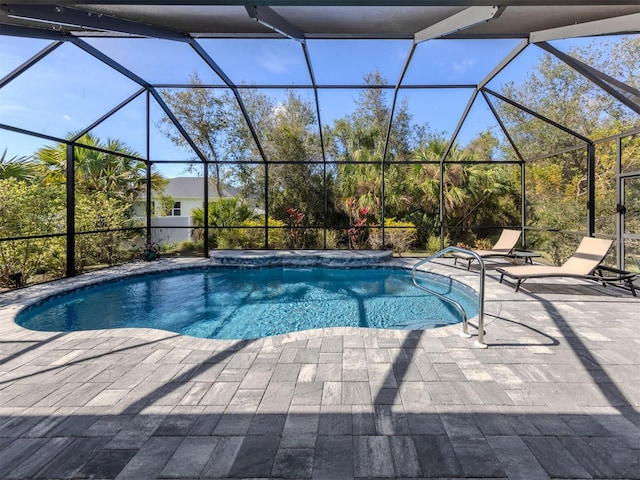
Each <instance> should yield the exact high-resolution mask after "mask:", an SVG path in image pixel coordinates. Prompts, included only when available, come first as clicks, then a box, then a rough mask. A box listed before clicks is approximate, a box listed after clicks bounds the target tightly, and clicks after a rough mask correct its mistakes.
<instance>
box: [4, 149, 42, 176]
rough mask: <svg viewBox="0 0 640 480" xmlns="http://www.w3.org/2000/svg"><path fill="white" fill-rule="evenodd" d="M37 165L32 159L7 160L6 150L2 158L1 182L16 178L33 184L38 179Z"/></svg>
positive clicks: (12, 158)
mask: <svg viewBox="0 0 640 480" xmlns="http://www.w3.org/2000/svg"><path fill="white" fill-rule="evenodd" d="M36 173H37V172H36V168H35V163H34V161H33V159H32V158H31V157H24V156H23V157H11V158H7V149H6V148H5V149H4V151H3V152H2V155H1V156H0V180H3V179H8V178H15V179H17V180H24V181H27V182H31V181H32V180H34V178H35V177H36Z"/></svg>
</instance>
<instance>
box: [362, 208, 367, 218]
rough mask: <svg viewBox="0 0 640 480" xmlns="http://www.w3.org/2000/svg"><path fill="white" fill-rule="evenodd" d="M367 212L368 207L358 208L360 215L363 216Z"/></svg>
mask: <svg viewBox="0 0 640 480" xmlns="http://www.w3.org/2000/svg"><path fill="white" fill-rule="evenodd" d="M368 214H369V209H368V208H361V209H360V215H362V216H363V217H365V216H367V215H368Z"/></svg>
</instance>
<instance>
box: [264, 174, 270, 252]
mask: <svg viewBox="0 0 640 480" xmlns="http://www.w3.org/2000/svg"><path fill="white" fill-rule="evenodd" d="M264 248H265V250H269V163H268V162H265V163H264Z"/></svg>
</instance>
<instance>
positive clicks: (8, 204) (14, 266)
mask: <svg viewBox="0 0 640 480" xmlns="http://www.w3.org/2000/svg"><path fill="white" fill-rule="evenodd" d="M64 212H65V205H64V189H63V188H62V187H60V186H59V185H41V184H37V183H27V182H25V181H23V180H18V179H17V178H7V179H0V238H3V239H7V238H17V237H25V238H24V239H22V240H4V241H0V285H3V286H14V284H15V283H18V281H17V277H16V275H18V276H19V277H20V280H21V282H24V283H26V282H27V281H28V280H29V279H30V278H31V277H32V276H33V275H34V274H35V273H36V272H39V271H46V272H47V273H50V274H51V273H53V274H58V275H59V274H61V273H62V272H63V271H64V264H65V263H64V238H61V237H49V238H29V237H38V236H40V235H47V234H60V233H64V231H65V228H64V218H65V217H64Z"/></svg>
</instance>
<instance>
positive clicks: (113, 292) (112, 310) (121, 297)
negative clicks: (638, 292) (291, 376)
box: [16, 267, 478, 339]
mask: <svg viewBox="0 0 640 480" xmlns="http://www.w3.org/2000/svg"><path fill="white" fill-rule="evenodd" d="M419 281H420V283H421V284H423V285H425V286H427V287H428V288H431V289H432V290H434V291H436V292H438V293H441V294H445V295H447V296H449V297H451V298H454V299H456V300H457V301H458V302H460V303H461V304H462V305H463V307H464V308H465V310H466V311H467V315H468V317H469V318H471V317H472V316H474V315H477V313H478V312H477V301H478V300H477V296H476V294H475V293H474V292H473V291H472V290H471V289H469V288H467V287H464V286H463V285H462V284H459V283H458V282H455V281H454V280H451V279H449V278H446V277H442V276H439V275H429V274H426V273H424V274H422V273H421V274H419ZM460 321H461V318H460V315H459V313H458V312H457V311H456V310H455V308H453V307H452V306H451V305H449V304H448V303H445V302H442V301H441V300H438V299H437V298H436V297H434V296H432V295H429V294H427V293H425V292H423V291H422V290H420V289H418V288H416V287H415V286H414V285H413V283H412V281H411V272H410V271H408V270H405V269H390V268H385V269H376V268H373V269H372V268H369V269H367V268H361V269H348V270H346V269H331V268H291V269H289V268H282V267H279V268H263V269H231V268H229V269H198V270H186V271H178V272H171V273H163V274H154V275H145V276H139V277H134V278H129V279H124V280H119V281H115V282H109V283H104V284H100V285H96V286H93V287H88V288H85V289H83V290H80V291H75V292H71V293H67V294H63V295H60V296H57V297H54V298H51V299H48V300H45V301H44V302H42V303H40V304H38V305H35V306H33V307H30V308H28V309H26V310H24V311H23V312H21V313H20V314H19V315H18V317H17V319H16V322H17V323H18V324H19V325H22V326H23V327H25V328H29V329H33V330H40V331H56V332H58V331H65V332H66V331H77V330H94V329H103V328H123V327H149V328H157V329H162V330H168V331H172V332H177V333H181V334H184V335H190V336H194V337H203V338H218V339H253V338H260V337H267V336H271V335H278V334H282V333H288V332H294V331H300V330H308V329H312V328H322V327H340V326H350V327H368V328H392V329H404V328H410V329H424V328H433V327H438V326H443V325H449V324H453V323H458V322H460Z"/></svg>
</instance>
